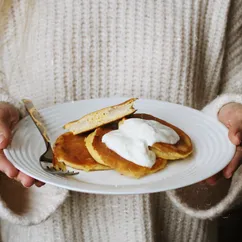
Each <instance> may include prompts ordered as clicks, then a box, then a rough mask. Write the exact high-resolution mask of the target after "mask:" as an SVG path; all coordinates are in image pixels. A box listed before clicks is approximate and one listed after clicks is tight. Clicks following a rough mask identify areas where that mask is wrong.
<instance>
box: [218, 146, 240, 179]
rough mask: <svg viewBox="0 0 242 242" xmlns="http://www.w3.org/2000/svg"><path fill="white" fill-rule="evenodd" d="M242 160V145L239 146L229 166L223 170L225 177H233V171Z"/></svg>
mask: <svg viewBox="0 0 242 242" xmlns="http://www.w3.org/2000/svg"><path fill="white" fill-rule="evenodd" d="M241 161H242V146H238V147H237V150H236V153H235V156H234V158H233V159H232V161H231V162H230V163H229V164H228V166H227V167H225V169H224V170H223V174H224V177H225V178H228V179H229V178H231V176H232V175H233V173H234V172H235V171H236V169H237V168H238V167H239V165H240V162H241Z"/></svg>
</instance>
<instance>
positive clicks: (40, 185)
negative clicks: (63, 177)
mask: <svg viewBox="0 0 242 242" xmlns="http://www.w3.org/2000/svg"><path fill="white" fill-rule="evenodd" d="M44 185H45V183H44V182H41V181H35V186H36V187H42V186H44Z"/></svg>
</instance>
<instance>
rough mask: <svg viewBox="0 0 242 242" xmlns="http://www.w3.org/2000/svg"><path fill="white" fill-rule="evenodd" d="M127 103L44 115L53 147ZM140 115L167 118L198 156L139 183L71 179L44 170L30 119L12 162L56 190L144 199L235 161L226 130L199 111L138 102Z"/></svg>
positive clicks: (97, 103) (94, 175)
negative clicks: (94, 115) (76, 126)
mask: <svg viewBox="0 0 242 242" xmlns="http://www.w3.org/2000/svg"><path fill="white" fill-rule="evenodd" d="M125 100H126V99H124V98H112V99H93V100H85V101H78V102H71V103H65V104H60V105H56V106H53V107H50V108H47V109H43V110H40V113H41V115H42V117H43V120H44V123H45V125H46V127H47V129H48V133H49V136H50V139H51V141H52V143H54V142H55V139H56V138H57V137H58V136H59V135H60V134H61V133H64V132H65V130H64V129H63V128H62V127H63V125H64V124H65V123H67V122H69V121H72V120H76V119H78V118H80V117H81V116H83V115H85V114H87V113H89V112H92V111H95V110H98V109H100V108H104V107H106V106H110V105H115V104H118V103H120V102H123V101H125ZM135 107H136V108H137V109H138V111H137V113H148V114H152V115H154V116H156V117H158V118H161V119H164V120H166V121H168V122H170V123H172V124H174V125H176V126H177V127H179V128H180V129H182V130H183V131H185V132H186V133H187V134H188V135H189V136H190V137H191V139H192V142H193V145H194V153H193V155H192V156H191V157H189V158H188V159H185V160H182V161H173V162H169V163H168V166H167V167H166V168H165V169H164V170H162V171H160V172H157V173H155V174H152V175H149V176H146V177H144V178H141V179H139V180H136V179H132V178H127V177H124V176H121V175H120V174H118V173H117V172H115V171H95V172H88V173H87V172H83V171H80V173H79V174H78V175H76V176H72V177H59V176H55V175H51V174H49V173H47V172H45V171H43V170H42V169H41V167H40V165H39V162H38V160H39V157H40V155H41V154H42V153H43V152H44V151H45V145H44V142H43V140H42V137H41V135H40V134H39V132H38V130H37V129H36V127H35V126H34V124H33V122H32V120H31V119H30V118H29V117H26V118H24V119H23V120H21V122H20V123H19V124H18V126H17V128H16V131H15V133H14V137H13V140H12V143H11V146H10V147H9V148H8V149H7V150H5V151H4V152H5V154H6V156H7V158H8V159H9V160H10V161H11V162H12V163H13V164H14V165H15V166H16V167H17V168H18V169H19V170H20V171H22V172H24V173H26V174H28V175H30V176H32V177H34V178H36V179H38V180H40V181H43V182H45V183H49V184H52V185H55V186H59V187H63V188H67V189H69V190H74V191H79V192H87V193H97V194H141V193H152V192H159V191H166V190H170V189H175V188H180V187H184V186H188V185H191V184H194V183H196V182H199V181H202V180H204V179H206V178H208V177H210V176H212V175H214V174H216V173H217V172H219V171H220V170H222V169H223V168H224V167H225V166H226V165H227V164H228V163H229V161H230V160H231V159H232V157H233V155H234V152H235V147H234V145H232V144H231V143H230V141H229V139H228V137H227V136H228V131H227V129H226V128H225V127H224V126H223V125H222V124H220V123H219V122H218V121H217V120H215V119H213V118H210V117H208V116H206V115H204V114H203V113H202V112H199V111H197V110H194V109H191V108H188V107H184V106H181V105H177V104H172V103H167V102H161V101H154V100H138V101H136V104H135Z"/></svg>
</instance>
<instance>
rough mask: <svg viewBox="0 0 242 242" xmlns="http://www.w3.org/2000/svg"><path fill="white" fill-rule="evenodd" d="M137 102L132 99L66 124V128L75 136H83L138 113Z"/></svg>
mask: <svg viewBox="0 0 242 242" xmlns="http://www.w3.org/2000/svg"><path fill="white" fill-rule="evenodd" d="M135 100H136V98H131V99H129V100H127V101H125V102H123V103H120V104H117V105H114V106H110V107H106V108H103V109H100V110H97V111H95V112H92V113H89V114H87V115H85V116H83V117H82V118H80V119H79V120H76V121H72V122H69V123H67V124H65V125H64V128H65V129H67V130H69V131H71V132H72V133H73V134H82V133H84V132H87V131H91V130H94V129H96V128H98V127H101V126H102V125H105V124H109V123H112V122H114V121H116V120H119V119H121V118H123V117H126V116H128V115H130V114H133V113H134V112H135V111H136V110H135V109H134V107H133V105H134V102H135Z"/></svg>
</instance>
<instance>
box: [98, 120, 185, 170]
mask: <svg viewBox="0 0 242 242" xmlns="http://www.w3.org/2000/svg"><path fill="white" fill-rule="evenodd" d="M179 139H180V137H179V135H178V134H177V133H176V132H175V131H174V130H173V129H171V128H170V127H167V126H165V125H162V124H161V123H159V122H157V121H154V120H144V119H139V118H131V119H127V120H125V121H124V122H123V124H121V125H120V127H119V129H118V130H114V131H111V132H109V133H107V134H105V135H104V136H103V137H102V142H103V143H105V145H106V146H107V147H108V148H109V149H111V150H112V151H114V152H115V153H117V154H118V155H120V156H121V157H123V158H124V159H126V160H129V161H131V162H133V163H135V164H137V165H140V166H144V167H149V168H151V167H152V166H153V165H154V164H155V161H156V155H155V153H154V152H153V151H151V150H149V146H152V145H153V144H154V143H157V142H163V143H167V144H175V143H177V142H178V141H179Z"/></svg>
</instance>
